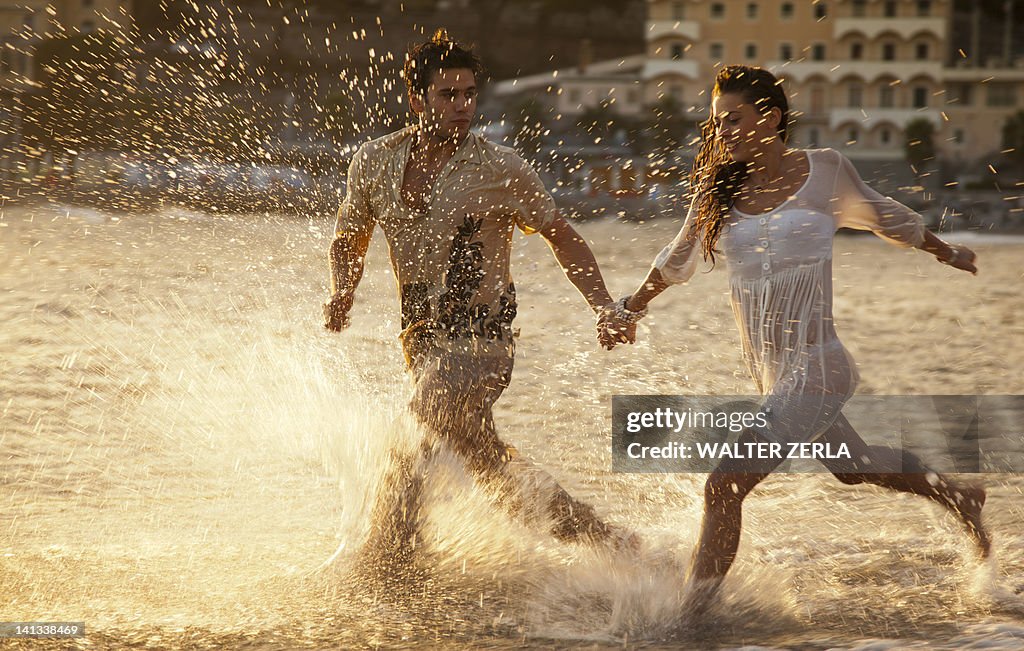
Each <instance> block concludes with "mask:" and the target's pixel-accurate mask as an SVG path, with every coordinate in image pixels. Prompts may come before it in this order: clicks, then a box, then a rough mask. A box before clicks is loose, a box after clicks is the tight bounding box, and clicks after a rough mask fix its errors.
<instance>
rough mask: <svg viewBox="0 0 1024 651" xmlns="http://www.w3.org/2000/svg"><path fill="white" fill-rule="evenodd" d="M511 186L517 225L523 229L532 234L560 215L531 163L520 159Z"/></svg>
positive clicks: (548, 224)
mask: <svg viewBox="0 0 1024 651" xmlns="http://www.w3.org/2000/svg"><path fill="white" fill-rule="evenodd" d="M509 188H510V190H511V191H512V196H513V204H514V207H515V209H516V225H517V226H519V229H520V230H521V231H523V232H524V233H526V234H527V235H530V234H532V233H536V232H538V231H542V230H544V229H545V228H547V227H548V226H550V225H551V223H552V222H553V221H554V219H555V217H556V216H557V215H558V207H557V206H556V205H555V200H554V199H553V198H552V197H551V194H550V193H549V192H548V190H547V188H545V187H544V183H543V182H542V181H541V180H540V177H539V176H538V175H537V172H536V171H534V169H533V168H532V167H530V164H529V163H527V162H526V161H524V160H522V159H519V161H518V165H517V166H516V168H515V169H514V171H513V173H512V178H511V179H510V185H509Z"/></svg>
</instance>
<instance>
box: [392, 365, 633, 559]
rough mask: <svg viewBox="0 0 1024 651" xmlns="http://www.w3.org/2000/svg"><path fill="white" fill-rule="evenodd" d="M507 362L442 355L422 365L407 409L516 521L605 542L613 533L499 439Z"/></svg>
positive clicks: (508, 371)
mask: <svg viewBox="0 0 1024 651" xmlns="http://www.w3.org/2000/svg"><path fill="white" fill-rule="evenodd" d="M511 371H512V360H511V358H507V359H505V358H501V357H496V356H488V357H484V356H472V355H454V354H445V355H441V356H440V357H438V358H436V359H432V360H431V361H430V362H429V363H427V364H424V365H423V370H422V375H421V376H420V378H419V381H418V382H417V387H416V394H415V397H414V399H413V401H412V404H411V408H412V410H413V413H414V414H415V415H416V416H417V418H418V419H419V420H420V421H421V422H422V423H423V425H424V426H425V428H426V429H427V432H428V435H430V436H433V437H436V438H437V439H438V440H441V441H444V442H445V443H446V444H448V445H449V446H450V447H451V449H452V450H453V451H454V452H455V453H456V454H458V455H459V456H460V457H461V458H462V459H463V460H464V461H465V463H466V466H467V467H468V468H469V470H470V471H471V472H472V473H473V474H475V475H476V476H477V477H478V478H479V479H480V480H481V481H482V482H483V483H484V484H485V485H486V486H487V487H488V488H490V489H491V490H494V491H495V492H496V493H497V495H498V498H499V501H500V503H501V504H502V506H503V508H505V509H506V510H507V511H508V512H509V513H510V515H512V516H514V517H519V516H523V517H526V518H527V519H530V518H529V516H530V514H531V513H536V512H539V514H540V515H541V517H546V518H550V519H551V522H552V524H551V533H552V534H553V535H554V536H556V537H557V538H559V539H561V540H570V541H578V540H581V539H583V540H588V539H589V540H606V539H609V538H612V537H613V536H614V533H615V529H614V528H613V527H611V526H609V525H607V524H606V523H604V522H603V521H602V520H601V519H600V518H599V517H598V516H597V514H596V513H595V511H594V509H593V508H592V507H591V506H589V505H587V504H584V503H583V502H580V501H579V500H576V499H574V498H573V497H572V496H570V495H569V494H568V493H567V492H566V491H565V489H563V488H562V487H561V486H560V485H559V484H558V483H557V482H556V481H555V480H554V478H552V477H551V475H549V474H548V473H546V472H544V471H543V470H541V469H540V468H537V467H536V466H533V465H532V464H530V463H529V462H527V461H525V460H522V459H513V458H512V457H513V454H512V453H511V448H509V446H507V445H506V444H505V443H504V442H502V441H501V439H500V438H498V435H497V431H496V429H495V426H494V415H493V406H494V403H495V401H496V400H497V399H498V397H499V396H500V395H501V393H502V391H503V390H504V388H505V387H506V386H507V385H508V380H509V378H510V376H511Z"/></svg>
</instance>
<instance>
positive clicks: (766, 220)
mask: <svg viewBox="0 0 1024 651" xmlns="http://www.w3.org/2000/svg"><path fill="white" fill-rule="evenodd" d="M767 223H768V218H767V217H762V218H761V225H762V226H764V225H765V224H767Z"/></svg>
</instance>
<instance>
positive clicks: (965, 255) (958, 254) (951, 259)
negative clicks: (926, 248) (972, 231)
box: [936, 244, 978, 274]
mask: <svg viewBox="0 0 1024 651" xmlns="http://www.w3.org/2000/svg"><path fill="white" fill-rule="evenodd" d="M949 250H950V254H949V256H948V257H943V256H936V258H937V259H938V261H939V262H941V263H942V264H948V265H949V266H951V267H954V268H956V269H963V270H964V271H969V272H971V273H972V274H977V273H978V267H976V266H975V264H974V262H975V260H977V259H978V256H977V255H975V253H974V251H972V250H970V249H969V248H967V247H966V246H963V245H962V244H958V245H956V246H954V245H950V246H949Z"/></svg>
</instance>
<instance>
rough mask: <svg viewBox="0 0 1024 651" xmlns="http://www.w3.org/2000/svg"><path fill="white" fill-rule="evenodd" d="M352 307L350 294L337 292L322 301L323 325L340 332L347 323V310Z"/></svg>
mask: <svg viewBox="0 0 1024 651" xmlns="http://www.w3.org/2000/svg"><path fill="white" fill-rule="evenodd" d="M351 309H352V294H343V293H341V292H338V293H336V294H334V296H332V297H331V300H329V301H327V302H326V303H324V327H325V328H327V329H328V330H330V331H332V332H341V330H342V328H347V327H348V324H349V318H348V311H349V310H351Z"/></svg>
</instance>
